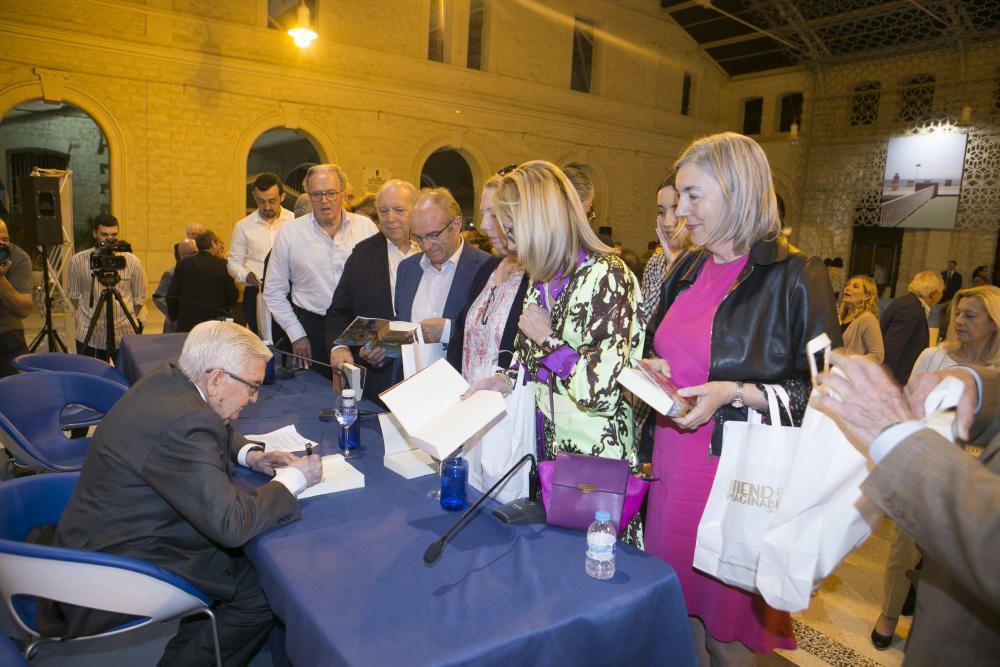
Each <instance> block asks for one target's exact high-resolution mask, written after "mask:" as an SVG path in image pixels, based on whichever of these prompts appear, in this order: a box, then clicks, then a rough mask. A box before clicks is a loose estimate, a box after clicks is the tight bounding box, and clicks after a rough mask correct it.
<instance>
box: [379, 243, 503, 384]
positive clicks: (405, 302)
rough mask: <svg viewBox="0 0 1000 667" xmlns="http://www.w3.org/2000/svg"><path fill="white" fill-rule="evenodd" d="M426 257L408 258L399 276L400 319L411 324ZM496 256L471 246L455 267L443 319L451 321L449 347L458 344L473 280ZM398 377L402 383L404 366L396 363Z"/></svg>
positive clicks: (466, 247) (398, 312)
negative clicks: (484, 265) (461, 320)
mask: <svg viewBox="0 0 1000 667" xmlns="http://www.w3.org/2000/svg"><path fill="white" fill-rule="evenodd" d="M423 256H424V253H422V252H420V253H417V254H416V255H411V256H410V257H407V258H406V259H404V260H403V261H402V262H400V263H399V269H398V271H397V272H396V319H398V320H401V321H403V322H409V321H410V319H411V313H412V311H413V297H415V296H416V295H417V287H419V286H420V279H421V278H422V277H423V275H424V272H423V269H421V268H420V260H421V259H423ZM490 257H492V255H489V254H488V253H485V252H483V251H482V250H480V249H479V248H474V247H473V246H471V245H469V244H468V243H463V244H462V252H461V254H460V255H459V256H458V265H457V266H456V267H455V278H454V280H453V281H452V283H451V289H450V290H449V291H448V298H447V299H445V302H444V310H443V311H442V315H441V316H442V317H445V318H447V319H449V320H451V337H450V338H449V340H448V341H447V346H451V345H452V344H454V341H455V339H456V337H458V336H461V333H459V329H458V325H457V323H456V319H457V318H458V314H459V313H460V312H461V310H462V307H463V306H465V303H466V301H467V300H468V298H469V290H470V289H471V288H472V280H473V279H474V278H475V277H476V272H477V271H479V267H481V266H482V265H483V264H485V263H486V262H488V261H489V260H490ZM393 367H394V373H395V375H394V377H395V378H396V380H397V381H398V380H399V379H401V378H402V377H403V366H402V362H400V361H398V360H397V361H396V363H395V364H393Z"/></svg>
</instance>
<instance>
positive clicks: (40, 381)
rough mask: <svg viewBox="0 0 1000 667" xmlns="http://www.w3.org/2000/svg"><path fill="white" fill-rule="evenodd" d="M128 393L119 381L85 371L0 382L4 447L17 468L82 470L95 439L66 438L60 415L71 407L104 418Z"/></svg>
mask: <svg viewBox="0 0 1000 667" xmlns="http://www.w3.org/2000/svg"><path fill="white" fill-rule="evenodd" d="M126 391H127V388H126V387H125V386H123V385H120V384H118V383H117V382H112V381H111V380H106V379H104V378H99V377H95V376H93V375H84V374H83V373H66V372H61V371H47V372H44V373H22V374H20V375H11V376H8V377H5V378H0V435H3V436H4V438H3V440H4V442H3V444H4V447H6V448H7V450H8V452H9V453H10V454H11V455H12V456H13V458H14V461H15V463H16V464H18V465H20V466H23V467H26V468H29V469H32V470H37V471H54V472H72V471H75V470H79V469H80V467H81V466H82V465H83V457H84V456H85V455H86V453H87V445H89V444H90V438H89V437H82V438H72V439H70V438H67V437H66V436H65V435H63V428H64V424H63V423H62V422H61V420H60V415H61V414H62V412H63V410H64V409H65V408H66V406H69V405H80V406H83V407H85V408H89V409H91V410H93V411H95V412H98V413H101V414H105V413H107V412H108V410H110V409H111V407H112V406H113V405H114V404H115V403H116V402H117V401H118V399H119V398H121V397H122V396H124V395H125V392H126Z"/></svg>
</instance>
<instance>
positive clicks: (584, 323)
mask: <svg viewBox="0 0 1000 667" xmlns="http://www.w3.org/2000/svg"><path fill="white" fill-rule="evenodd" d="M494 206H495V208H496V217H497V218H498V219H499V221H500V224H501V225H502V227H503V230H504V233H505V235H506V238H507V240H508V243H512V244H513V247H514V248H516V252H517V258H518V261H519V262H520V263H521V265H522V266H524V270H525V271H526V272H527V274H528V277H529V279H530V281H531V286H530V287H529V288H528V291H527V295H526V297H525V300H524V306H523V312H522V313H521V317H520V318H519V320H518V328H519V329H520V332H519V333H518V335H517V337H516V340H515V343H514V353H515V357H516V358H517V360H518V362H519V363H522V364H524V366H525V368H526V370H527V372H528V374H529V375H530V376H531V377H532V378H533V379H534V380H535V406H536V409H537V411H538V416H539V419H538V421H537V422H536V424H537V429H536V446H537V448H538V454H539V455H540V456H541V457H542V458H553V457H554V456H555V454H556V452H558V451H560V450H564V451H571V452H581V453H584V454H592V455H596V456H605V457H609V458H616V459H626V460H631V459H632V456H633V450H634V445H633V437H632V429H633V421H632V407H631V406H630V405H629V403H628V401H626V400H625V398H624V396H623V395H622V390H621V387H620V386H619V385H618V383H617V381H616V379H617V377H618V374H619V373H620V372H621V371H622V369H623V368H625V367H626V365H627V364H628V363H629V360H630V358H632V357H634V356H638V355H639V354H641V350H642V344H643V340H644V336H643V332H642V329H641V327H640V326H639V318H638V315H637V313H638V305H639V284H638V280H637V279H636V277H635V276H634V275H633V274H632V272H631V271H629V270H628V268H627V267H626V266H625V264H624V262H622V260H621V259H620V258H619V257H618V256H617V255H615V254H614V252H613V250H612V249H611V248H609V247H608V246H606V245H604V244H603V243H601V241H600V239H598V238H597V236H596V235H595V234H594V232H593V231H591V229H590V227H589V226H588V225H587V217H586V215H585V214H584V211H583V207H582V205H581V204H580V197H579V196H578V195H577V193H576V191H575V190H574V189H573V186H572V184H571V183H570V182H569V180H568V179H567V178H566V176H565V175H564V174H563V172H562V171H560V170H559V168H558V167H556V166H555V165H553V164H551V163H549V162H543V161H533V162H527V163H525V164H522V165H521V166H520V167H518V168H517V169H515V170H514V171H512V172H511V173H509V174H507V175H506V176H504V177H503V179H502V180H501V181H500V185H499V188H498V189H497V194H496V198H495V200H494Z"/></svg>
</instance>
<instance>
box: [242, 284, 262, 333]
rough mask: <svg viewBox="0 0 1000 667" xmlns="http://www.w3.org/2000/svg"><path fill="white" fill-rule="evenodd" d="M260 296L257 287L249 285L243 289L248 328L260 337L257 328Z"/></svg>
mask: <svg viewBox="0 0 1000 667" xmlns="http://www.w3.org/2000/svg"><path fill="white" fill-rule="evenodd" d="M258 294H260V290H259V289H258V288H256V287H252V286H250V285H247V286H246V287H245V288H244V289H243V317H245V318H246V320H247V328H248V329H250V331H252V332H254V333H255V334H257V335H258V336H259V335H260V330H259V329H258V327H257V295H258Z"/></svg>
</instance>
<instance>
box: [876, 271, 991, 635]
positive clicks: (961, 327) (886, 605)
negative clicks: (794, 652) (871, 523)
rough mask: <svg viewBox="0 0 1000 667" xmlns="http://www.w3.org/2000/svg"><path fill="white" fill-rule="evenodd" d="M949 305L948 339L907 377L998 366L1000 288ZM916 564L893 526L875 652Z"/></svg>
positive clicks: (985, 288)
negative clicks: (908, 573) (944, 369)
mask: <svg viewBox="0 0 1000 667" xmlns="http://www.w3.org/2000/svg"><path fill="white" fill-rule="evenodd" d="M951 306H952V308H951V321H950V325H949V327H948V337H947V338H946V339H945V341H944V342H943V343H941V344H940V345H938V346H936V347H929V348H927V349H926V350H924V351H923V352H921V353H920V356H919V357H917V361H916V363H915V364H913V372H912V373H911V374H910V376H911V377H912V376H914V375H916V374H917V373H924V372H928V371H936V370H940V369H942V368H950V367H951V366H958V365H963V366H964V365H976V366H989V367H991V368H1000V287H994V286H992V285H981V286H979V287H970V288H968V289H963V290H959V291H958V292H956V293H955V296H954V297H953V298H952V300H951ZM919 560H920V553H919V552H918V551H917V545H916V544H915V543H914V541H913V538H912V537H910V536H909V535H907V534H906V533H904V532H903V531H902V530H900V529H899V527H898V526H896V527H895V535H894V537H893V539H892V542H891V543H890V546H889V557H888V558H887V560H886V564H885V576H884V578H883V584H882V613H881V615H880V616H879V617H878V620H877V621H876V622H875V627H874V628H873V629H872V633H871V640H872V644H873V645H874V646H875V648H877V649H879V650H885V649H887V648H889V646H890V645H891V644H892V637H893V634H894V633H895V631H896V624H897V623H898V622H899V616H900V614H901V613H902V610H903V603H904V602H905V601H906V594H907V592H908V591H909V589H910V581H909V579H908V578H907V576H906V572H907V571H908V570H912V569H913V568H915V567H916V565H917V561H919Z"/></svg>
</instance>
